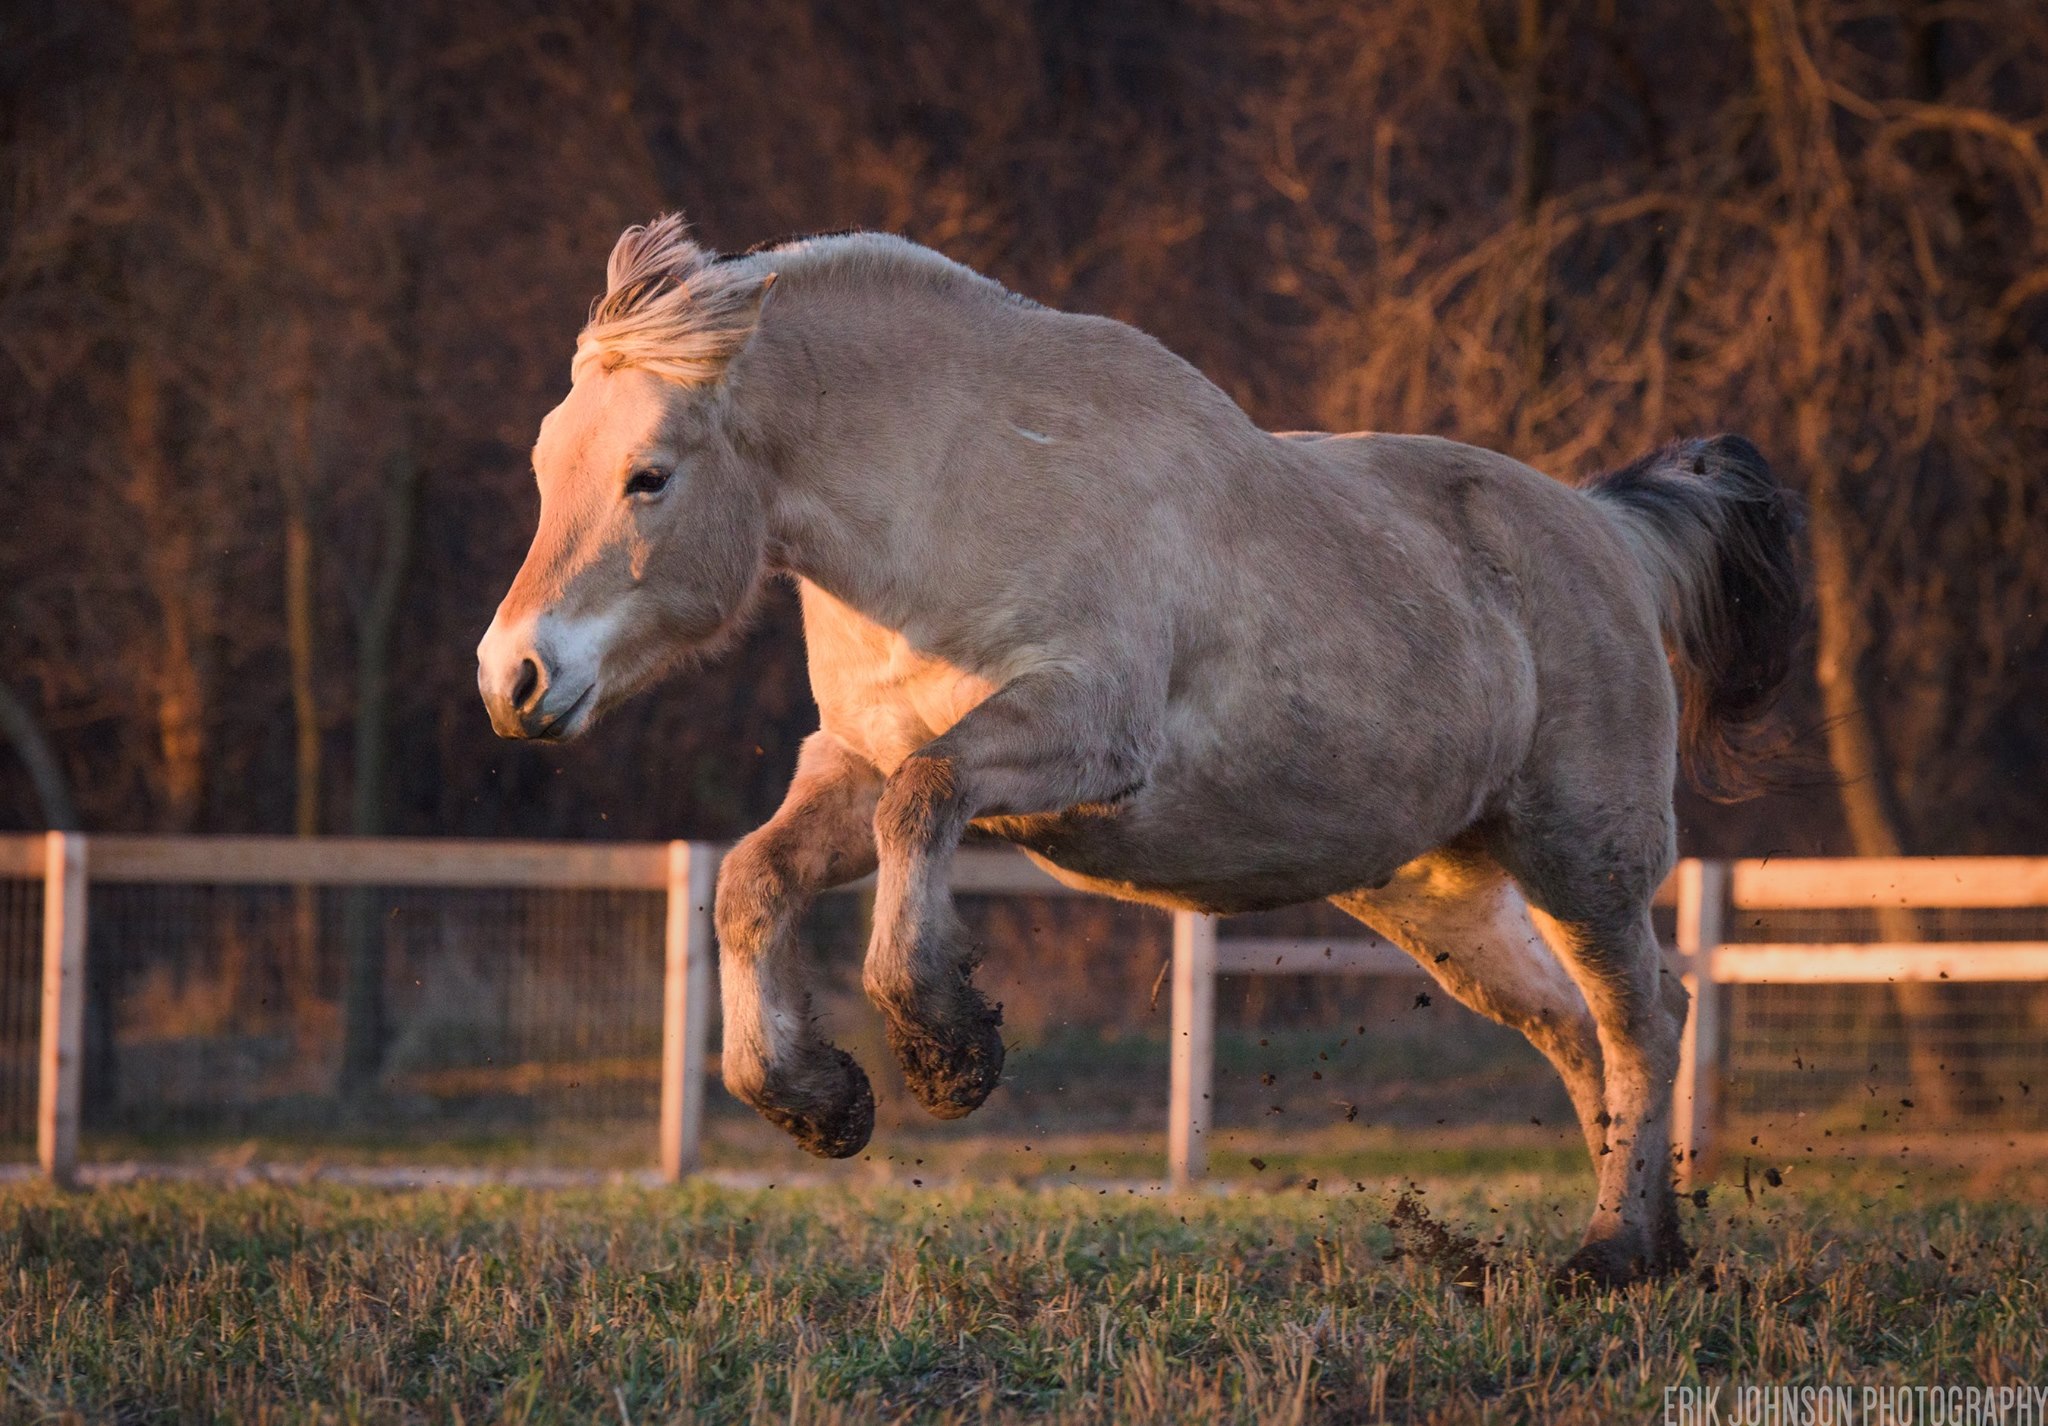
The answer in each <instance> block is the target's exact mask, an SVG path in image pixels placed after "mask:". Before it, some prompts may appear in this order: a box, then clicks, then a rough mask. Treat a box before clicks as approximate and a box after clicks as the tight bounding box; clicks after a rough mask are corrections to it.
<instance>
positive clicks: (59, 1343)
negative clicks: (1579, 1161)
mask: <svg viewBox="0 0 2048 1426" xmlns="http://www.w3.org/2000/svg"><path fill="white" fill-rule="evenodd" d="M1061 1167H1064V1165H1062V1166H1061ZM1266 1177H1270V1175H1269V1176H1266ZM1334 1186H1335V1185H1332V1184H1331V1183H1329V1182H1328V1181H1324V1182H1322V1183H1320V1184H1319V1185H1318V1186H1317V1188H1316V1189H1315V1190H1314V1191H1311V1190H1309V1189H1308V1188H1307V1186H1306V1183H1305V1182H1301V1183H1297V1184H1296V1185H1295V1186H1294V1187H1292V1188H1289V1189H1287V1190H1286V1191H1283V1192H1277V1193H1267V1194H1257V1193H1248V1192H1240V1193H1238V1194H1236V1195H1233V1196H1230V1197H1215V1196H1205V1197H1201V1198H1196V1199H1166V1198H1156V1197H1144V1196H1140V1195H1135V1194H1130V1193H1127V1192H1125V1191H1124V1190H1122V1189H1118V1188H1102V1187H1099V1186H1097V1187H1075V1188H1063V1189H1055V1190H1026V1189H1019V1188H1013V1187H1004V1188H987V1187H980V1188H977V1187H968V1186H946V1187H922V1188H912V1187H908V1186H903V1185H898V1186H884V1185H872V1184H870V1185H862V1186H855V1185H854V1184H853V1183H852V1182H851V1181H849V1182H848V1184H847V1185H845V1186H843V1187H842V1186H836V1185H835V1186H829V1187H807V1188H802V1189H791V1188H789V1187H786V1186H785V1187H782V1188H778V1189H772V1190H771V1189H763V1190H760V1191H752V1192H743V1191H736V1190H731V1189H718V1188H713V1187H710V1186H708V1185H698V1186H695V1187H692V1188H688V1189H685V1190H681V1191H655V1190H641V1189H613V1190H602V1191H560V1192H540V1191H531V1190H515V1189H503V1188H497V1189H483V1190H469V1191H429V1192H413V1193H378V1192H369V1191H361V1190H349V1189H340V1188H315V1189H291V1190H285V1189H275V1188H262V1189H223V1188H209V1187H201V1186H192V1185H176V1186H167V1185H152V1186H137V1187H128V1188H120V1189H110V1190H102V1191H99V1192H94V1193H87V1194H80V1195H73V1196H64V1195H59V1194H57V1193H54V1192H52V1191H50V1190H47V1189H44V1188H42V1187H39V1186H18V1187H13V1188H7V1189H0V1284H4V1286H0V1292H4V1294H5V1296H6V1299H7V1304H8V1310H7V1312H6V1313H5V1314H0V1374H4V1377H5V1384H4V1387H0V1391H4V1397H0V1400H4V1402H5V1404H4V1406H0V1418H6V1419H26V1420H36V1419H56V1418H59V1417H61V1416H63V1415H64V1414H65V1413H66V1412H75V1413H77V1414H78V1415H79V1416H81V1417H83V1418H85V1419H93V1420H101V1419H118V1420H125V1421H154V1420H161V1421H172V1420H177V1421H189V1420H202V1419H208V1418H211V1419H237V1420H261V1419H267V1420H331V1421H349V1420H422V1421H424V1420H449V1421H454V1420H466V1421H484V1420H495V1421H522V1422H523V1421H555V1420H594V1419H606V1420H618V1419H621V1418H623V1419H626V1420H629V1421H632V1422H644V1421H658V1420H669V1419H676V1418H679V1417H682V1418H688V1419H697V1420H709V1421H742V1420H745V1421H752V1420H770V1419H772V1420H776V1421H790V1420H796V1421H836V1420H870V1419H914V1420H975V1419H983V1418H994V1419H1009V1420H1016V1419H1027V1418H1028V1419H1046V1420H1057V1421H1119V1422H1122V1421H1194V1420H1202V1421H1206V1420H1233V1421H1260V1422H1266V1421H1289V1420H1295V1421H1300V1420H1332V1421H1352V1420H1373V1419H1379V1418H1382V1417H1384V1418H1387V1419H1393V1420H1418V1421H1419V1420H1428V1421H1463V1420H1479V1419H1487V1420H1541V1421H1571V1420H1585V1421H1595V1420H1598V1421H1611V1420H1645V1419H1654V1418H1655V1417H1657V1416H1658V1415H1660V1414H1661V1410H1662V1393H1663V1390H1664V1388H1665V1387H1667V1386H1670V1385H1674V1384H1678V1383H1681V1382H1685V1381H1689V1380H1693V1379H1695V1378H1697V1377H1701V1376H1704V1377H1707V1378H1709V1379H1730V1378H1740V1379H1744V1380H1750V1381H1756V1380H1769V1381H1774V1382H1827V1383H1830V1384H1857V1385H1861V1384H1867V1383H1898V1384H1918V1383H1932V1382H1935V1381H1941V1382H1949V1383H1956V1382H1964V1383H1968V1382H1987V1383H1999V1382H2010V1381H2013V1380H2021V1381H2025V1380H2029V1379H2038V1378H2039V1377H2040V1375H2041V1370H2042V1363H2043V1362H2044V1361H2048V1325H2044V1324H2048V1301H2044V1296H2048V1293H2044V1261H2043V1252H2044V1243H2048V1233H2044V1229H2048V1209H2044V1208H2042V1207H2041V1206H2040V1204H2041V1203H2042V1195H2041V1194H2040V1192H2039V1188H2040V1170H2039V1166H2038V1165H2035V1166H2031V1167H2029V1166H2013V1165H2007V1166H2005V1167H2004V1168H2003V1169H1996V1168H1994V1169H1992V1170H1987V1169H1986V1167H1985V1165H1983V1164H1981V1163H1979V1164H1976V1165H1973V1166H1967V1167H1964V1168H1959V1169H1957V1170H1954V1171H1948V1172H1938V1173H1929V1172H1928V1171H1926V1170H1924V1169H1923V1170H1919V1171H1916V1172H1913V1173H1910V1174H1909V1173H1906V1172H1904V1171H1903V1170H1902V1169H1901V1168H1900V1166H1899V1161H1898V1160H1893V1159H1882V1160H1880V1159H1875V1158H1873V1159H1869V1160H1866V1161H1864V1162H1863V1163H1861V1164H1860V1165H1854V1164H1844V1163H1836V1164H1832V1165H1823V1164H1818V1163H1814V1164H1801V1165H1798V1166H1797V1167H1796V1168H1793V1169H1790V1170H1788V1173H1787V1175H1786V1177H1785V1179H1784V1186H1783V1187H1781V1188H1773V1187H1770V1186H1769V1185H1767V1184H1766V1183H1765V1182H1764V1180H1763V1178H1762V1176H1761V1173H1760V1172H1759V1173H1758V1174H1757V1175H1755V1176H1754V1177H1753V1180H1752V1189H1753V1191H1754V1192H1755V1193H1756V1195H1757V1196H1756V1198H1755V1199H1754V1201H1751V1200H1749V1199H1747V1198H1746V1197H1745V1196H1744V1194H1743V1193H1742V1191H1741V1190H1740V1189H1739V1188H1735V1187H1722V1188H1719V1189H1717V1190H1716V1191H1715V1193H1714V1195H1713V1197H1712V1199H1711V1200H1710V1203H1709V1206H1708V1207H1707V1208H1706V1209H1705V1210H1704V1211H1695V1210H1692V1209H1688V1217H1689V1218H1691V1219H1692V1220H1693V1221H1692V1224H1691V1229H1692V1234H1693V1236H1694V1238H1695V1240H1696V1241H1697V1242H1698V1243H1699V1244H1700V1246H1701V1253H1700V1263H1699V1265H1698V1268H1697V1270H1696V1272H1695V1273H1694V1274H1693V1275H1690V1276H1688V1277H1687V1278H1685V1279H1683V1280H1682V1281H1677V1282H1672V1283H1666V1284H1662V1285H1659V1286H1656V1287H1651V1288H1644V1289H1638V1290H1636V1291H1633V1292H1630V1293H1626V1294H1609V1295H1600V1296H1592V1297H1583V1298H1571V1299H1565V1298H1559V1297H1558V1296H1556V1295H1555V1294H1553V1292H1552V1291H1551V1290H1550V1288H1549V1286H1548V1284H1547V1281H1546V1273H1545V1269H1546V1265H1548V1264H1550V1263H1552V1262H1554V1261H1556V1260H1557V1258H1558V1257H1559V1256H1561V1255H1562V1254H1563V1253H1564V1252H1565V1251H1566V1250H1567V1249H1568V1247H1569V1246H1570V1240H1571V1236H1572V1231H1573V1227H1574V1224H1575V1221H1576V1219H1577V1216H1578V1213H1579V1211H1580V1206H1581V1196H1582V1193H1583V1186H1582V1183H1581V1181H1580V1179H1579V1177H1578V1176H1576V1175H1573V1176H1569V1177H1566V1176H1561V1175H1558V1174H1556V1173H1554V1172H1549V1171H1544V1170H1535V1171H1523V1172H1516V1171H1501V1172H1493V1173H1481V1174H1468V1175H1464V1176H1461V1177H1456V1178H1439V1179H1435V1180H1433V1181H1429V1182H1426V1183H1424V1184H1423V1185H1422V1186H1421V1187H1422V1190H1423V1192H1422V1194H1421V1201H1422V1202H1423V1203H1424V1204H1425V1205H1427V1207H1428V1209H1429V1210H1430V1211H1431V1212H1432V1213H1433V1214H1434V1216H1435V1217H1436V1218H1437V1219H1438V1220H1440V1221H1443V1222H1445V1223H1446V1224H1448V1225H1449V1226H1451V1227H1452V1228H1453V1229H1456V1230H1461V1231H1464V1232H1468V1233H1470V1234H1472V1235H1473V1236H1476V1237H1477V1238H1479V1239H1480V1240H1481V1247H1482V1251H1483V1253H1484V1254H1485V1256H1486V1258H1487V1259H1488V1262H1489V1264H1490V1267H1489V1268H1488V1271H1487V1273H1486V1281H1485V1285H1484V1289H1483V1294H1481V1295H1480V1297H1479V1299H1478V1300H1476V1301H1475V1300H1471V1299H1470V1296H1469V1295H1468V1294H1464V1293H1461V1292H1459V1291H1458V1290H1457V1289H1456V1285H1455V1283H1454V1282H1453V1281H1452V1275H1451V1274H1447V1273H1446V1272H1445V1270H1444V1269H1442V1268H1440V1267H1439V1266H1437V1265H1435V1264H1433V1263H1431V1262H1429V1261H1426V1260H1421V1259H1417V1258H1414V1257H1407V1256H1403V1257H1397V1258H1394V1259H1393V1260H1391V1261H1390V1260H1388V1257H1387V1255H1388V1254H1389V1253H1390V1252H1391V1251H1392V1250H1393V1249H1394V1247H1395V1246H1396V1245H1395V1240H1394V1238H1393V1237H1392V1235H1391V1234H1390V1232H1389V1230H1388V1227H1387V1220H1388V1218H1389V1216H1390V1214H1391V1212H1392V1209H1393V1205H1394V1202H1395V1199H1396V1195H1397V1193H1398V1192H1399V1191H1400V1190H1401V1189H1402V1188H1403V1186H1404V1185H1403V1184H1402V1182H1401V1181H1400V1180H1399V1179H1388V1180H1382V1181H1379V1182H1374V1183H1367V1184H1366V1185H1365V1187H1364V1191H1363V1192H1360V1191H1359V1190H1358V1189H1357V1188H1356V1187H1354V1186H1353V1185H1351V1184H1345V1185H1341V1188H1342V1190H1343V1191H1341V1192H1335V1193H1333V1192H1331V1189H1332V1187H1334ZM1405 1236H1406V1239H1407V1240H1408V1241H1415V1240H1416V1235H1414V1234H1412V1233H1410V1234H1407V1235H1405Z"/></svg>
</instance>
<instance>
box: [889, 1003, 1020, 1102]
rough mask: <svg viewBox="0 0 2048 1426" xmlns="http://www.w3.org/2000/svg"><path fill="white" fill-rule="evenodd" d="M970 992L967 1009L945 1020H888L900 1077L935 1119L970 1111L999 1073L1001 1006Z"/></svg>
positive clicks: (986, 1094) (990, 1089) (992, 1086)
mask: <svg viewBox="0 0 2048 1426" xmlns="http://www.w3.org/2000/svg"><path fill="white" fill-rule="evenodd" d="M970 994H971V995H972V1001H971V1003H970V1005H969V1007H968V1009H967V1010H966V1011H965V1012H964V1013H961V1014H958V1015H956V1016H954V1017H953V1018H952V1020H951V1021H950V1022H948V1023H946V1024H943V1025H940V1024H933V1023H930V1022H925V1023H913V1022H911V1021H909V1020H892V1021H890V1023H889V1048H890V1049H892V1050H894V1051H895V1052H896V1062H897V1063H898V1064H900V1065H902V1066H903V1078H904V1081H905V1082H906V1083H908V1084H909V1086H910V1092H911V1093H912V1094H915V1095H916V1096H917V1100H918V1103H920V1104H922V1105H923V1106H924V1107H925V1109H926V1110H927V1111H929V1112H930V1114H931V1115H932V1117H933V1118H935V1119H958V1118H961V1117H962V1116H964V1115H967V1114H971V1113H973V1112H974V1111H975V1110H977V1109H979V1108H981V1105H982V1102H983V1101H984V1100H986V1099H987V1098H988V1097H989V1095H990V1094H992V1093H994V1092H995V1087H996V1085H997V1084H998V1083H999V1082H1001V1080H1002V1077H1003V1036H1002V1023H1003V1010H1002V1007H1001V1006H999V1005H990V1004H989V1003H988V1002H987V1001H986V1000H984V999H982V997H981V996H980V994H978V993H975V992H970Z"/></svg>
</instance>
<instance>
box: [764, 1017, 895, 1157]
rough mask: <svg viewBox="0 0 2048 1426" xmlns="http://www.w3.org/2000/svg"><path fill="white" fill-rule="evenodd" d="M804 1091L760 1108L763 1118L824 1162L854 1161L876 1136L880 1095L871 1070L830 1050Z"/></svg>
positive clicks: (849, 1056) (783, 1097) (827, 1049)
mask: <svg viewBox="0 0 2048 1426" xmlns="http://www.w3.org/2000/svg"><path fill="white" fill-rule="evenodd" d="M807 1078H808V1079H809V1081H810V1082H809V1083H807V1084H806V1085H805V1086H804V1089H803V1090H802V1091H801V1092H797V1093H793V1094H783V1095H777V1096H775V1099H774V1102H772V1103H762V1104H758V1105H756V1108H758V1109H759V1110H760V1111H761V1117H762V1118H764V1119H766V1120H767V1121H768V1122H769V1123H771V1124H773V1125H775V1126H776V1127H777V1128H779V1129H781V1130H783V1131H784V1132H785V1133H787V1134H788V1135H789V1136H790V1137H791V1138H793V1139H795V1140H796V1142H797V1146H798V1147H799V1148H801V1149H803V1151H804V1152H805V1153H809V1154H816V1155H817V1156H818V1157H819V1158H821V1159H850V1158H852V1157H853V1156H854V1155H855V1154H857V1153H859V1152H860V1151H861V1150H862V1149H865V1148H866V1147H867V1146H868V1139H869V1138H870V1137H871V1136H872V1135H873V1134H874V1132H875V1092H874V1089H873V1088H872V1087H871V1086H870V1085H869V1084H868V1074H867V1071H866V1070H864V1069H862V1068H861V1067H860V1064H859V1063H858V1062H857V1061H856V1060H855V1059H854V1057H853V1056H852V1055H849V1054H848V1053H846V1051H844V1050H842V1049H840V1048H839V1047H838V1046H837V1045H828V1046H826V1047H825V1052H824V1056H823V1058H822V1059H821V1062H820V1066H819V1068H818V1070H817V1071H815V1072H814V1073H813V1074H812V1075H811V1076H808V1077H807Z"/></svg>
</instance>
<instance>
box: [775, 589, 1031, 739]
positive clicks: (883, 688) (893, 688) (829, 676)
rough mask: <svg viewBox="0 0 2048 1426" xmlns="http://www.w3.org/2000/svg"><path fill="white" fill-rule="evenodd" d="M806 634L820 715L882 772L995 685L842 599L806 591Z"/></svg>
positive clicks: (961, 714)
mask: <svg viewBox="0 0 2048 1426" xmlns="http://www.w3.org/2000/svg"><path fill="white" fill-rule="evenodd" d="M804 637H805V641H806V643H807V645H808V653H809V657H810V669H811V694H812V696H813V697H814V698H816V699H817V701H818V713H819V721H820V722H821V724H822V725H823V726H824V728H825V729H826V730H827V731H829V732H830V733H832V734H833V735H834V736H835V737H837V738H838V739H839V740H840V741H841V742H844V743H845V744H847V745H848V746H849V747H851V748H853V749H854V750H855V751H856V752H858V753H859V754H860V755H861V756H862V757H864V758H866V759H867V760H868V761H869V762H870V763H872V764H873V765H874V766H875V767H877V768H879V769H880V770H881V771H883V772H885V773H887V772H893V771H894V770H895V768H896V766H897V765H898V764H899V763H901V762H902V761H903V760H904V759H905V758H907V757H909V756H910V755H911V754H912V753H914V752H916V751H917V750H918V749H919V748H921V747H923V746H924V745H925V744H926V743H929V742H930V741H931V740H932V739H934V738H936V737H938V736H939V735H940V734H941V733H943V732H945V731H946V730H947V729H948V728H951V727H952V726H953V725H954V724H955V723H957V722H959V721H960V720H961V719H962V718H964V717H966V716H967V714H968V712H969V711H971V710H972V709H973V708H974V707H975V705H977V704H978V703H980V702H981V701H982V700H983V699H985V698H987V697H988V696H989V694H991V693H993V692H994V691H995V687H996V686H995V684H994V683H992V682H991V681H990V680H988V679H986V678H983V677H981V676H979V675H977V674H973V673H970V672H968V671H967V670H965V669H962V668H958V667H956V666H954V665H953V664H950V663H947V662H946V661H944V660H943V659H937V658H933V657H932V656H930V655H929V654H924V653H921V652H919V651H918V650H917V649H915V648H913V647H912V646H911V644H910V642H909V641H908V640H907V639H905V638H904V637H903V636H902V635H901V634H899V633H896V632H895V631H894V630H891V629H885V628H882V627H880V626H879V625H876V624H874V623H871V622H870V621H868V620H866V619H862V618H860V617H859V616H858V615H855V614H853V612H852V611H851V610H848V609H846V608H845V606H844V605H836V606H835V607H832V608H828V609H821V608H820V607H818V605H817V604H816V603H815V602H814V601H813V600H812V599H810V598H806V600H805V621H804Z"/></svg>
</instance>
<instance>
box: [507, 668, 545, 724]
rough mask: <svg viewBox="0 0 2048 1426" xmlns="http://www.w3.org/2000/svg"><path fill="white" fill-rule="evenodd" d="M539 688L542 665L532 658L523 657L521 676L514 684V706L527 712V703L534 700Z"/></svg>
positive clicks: (520, 669)
mask: <svg viewBox="0 0 2048 1426" xmlns="http://www.w3.org/2000/svg"><path fill="white" fill-rule="evenodd" d="M539 688H540V665H539V664H537V663H535V662H534V661H533V660H532V659H521V660H520V661H519V677H518V679H517V680H516V681H515V682H514V683H513V685H512V706H513V707H514V708H515V709H517V710H519V711H520V712H522V713H523V712H525V711H526V705H527V704H528V703H529V702H531V701H532V699H533V695H534V694H535V693H536V692H537V691H538V690H539Z"/></svg>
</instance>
